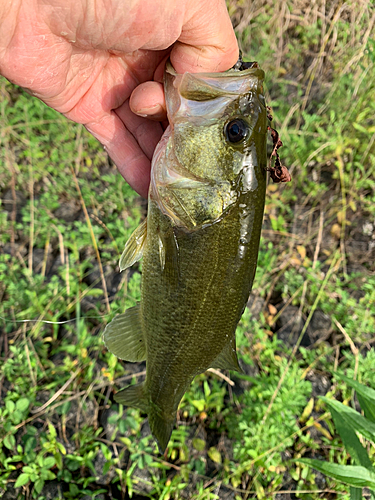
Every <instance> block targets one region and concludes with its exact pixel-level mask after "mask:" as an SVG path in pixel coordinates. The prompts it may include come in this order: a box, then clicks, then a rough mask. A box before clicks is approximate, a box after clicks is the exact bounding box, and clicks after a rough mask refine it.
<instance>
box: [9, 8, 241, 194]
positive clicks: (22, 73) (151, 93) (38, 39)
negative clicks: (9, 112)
mask: <svg viewBox="0 0 375 500" xmlns="http://www.w3.org/2000/svg"><path fill="white" fill-rule="evenodd" d="M168 56H169V57H170V59H171V62H172V64H173V66H174V67H175V69H176V70H177V71H178V72H179V73H184V72H186V71H188V72H193V73H195V72H207V71H224V70H226V69H228V68H230V67H231V66H233V64H234V63H235V62H236V61H237V58H238V47H237V42H236V38H235V35H234V32H233V29H232V26H231V22H230V19H229V16H228V13H227V10H226V6H225V1H224V0H178V1H176V0H132V1H131V0H127V1H125V0H103V1H102V2H93V1H92V0H84V1H83V2H75V1H73V0H40V1H36V0H12V1H8V2H7V1H5V2H2V3H1V4H0V74H1V75H3V76H5V77H6V78H7V79H8V80H10V81H11V82H13V83H15V84H17V85H20V86H21V87H24V88H25V89H26V90H27V91H28V92H29V93H30V94H32V95H34V96H36V97H38V98H39V99H41V100H43V101H44V102H45V103H46V104H48V105H49V106H51V107H52V108H54V109H56V110H57V111H59V112H61V113H63V114H64V115H65V116H66V117H68V118H69V119H71V120H73V121H76V122H78V123H82V124H84V125H85V127H86V128H87V129H88V130H89V131H90V132H91V133H92V134H93V135H94V136H95V137H96V138H97V139H98V140H99V141H100V142H101V143H102V144H103V145H104V146H105V148H106V150H107V151H108V153H109V155H110V156H111V157H112V159H113V160H114V162H115V163H116V165H117V166H118V168H119V170H120V172H121V174H122V175H123V177H124V178H125V179H126V180H127V181H128V182H129V184H130V185H131V186H132V187H133V188H134V189H135V190H136V191H138V192H139V193H140V194H141V195H143V196H146V195H147V190H148V185H149V179H150V162H151V158H152V155H153V152H154V149H155V147H156V144H157V143H158V141H159V140H160V138H161V135H162V133H163V129H162V126H161V125H160V123H159V120H162V119H165V118H166V113H165V100H164V93H163V86H162V84H161V82H162V76H163V69H164V65H165V60H166V58H167V57H168Z"/></svg>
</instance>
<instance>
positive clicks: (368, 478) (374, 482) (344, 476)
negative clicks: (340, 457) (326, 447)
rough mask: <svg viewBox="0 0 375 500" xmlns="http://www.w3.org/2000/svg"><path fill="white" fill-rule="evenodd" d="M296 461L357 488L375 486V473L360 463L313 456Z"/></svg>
mask: <svg viewBox="0 0 375 500" xmlns="http://www.w3.org/2000/svg"><path fill="white" fill-rule="evenodd" d="M296 462H301V463H303V464H306V465H309V466H310V467H313V468H314V469H316V470H318V471H320V472H323V474H326V475H327V476H329V477H332V478H333V479H336V480H337V481H341V482H342V483H344V484H348V485H349V486H354V487H356V488H361V487H368V488H375V473H374V472H371V471H369V470H368V469H366V468H365V467H362V466H360V465H340V464H331V463H330V462H325V461H323V460H315V459H313V458H299V459H298V460H296Z"/></svg>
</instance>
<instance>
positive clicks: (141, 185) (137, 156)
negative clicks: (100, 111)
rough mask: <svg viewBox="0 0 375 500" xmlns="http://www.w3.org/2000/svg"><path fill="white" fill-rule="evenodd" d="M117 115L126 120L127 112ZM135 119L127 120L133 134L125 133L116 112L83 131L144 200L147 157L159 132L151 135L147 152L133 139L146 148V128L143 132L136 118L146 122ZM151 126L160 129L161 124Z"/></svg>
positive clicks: (123, 111)
mask: <svg viewBox="0 0 375 500" xmlns="http://www.w3.org/2000/svg"><path fill="white" fill-rule="evenodd" d="M120 114H121V115H122V116H123V118H124V119H126V117H128V112H127V110H126V109H124V110H122V111H120ZM133 116H134V115H133ZM128 118H129V117H128ZM134 118H135V119H134V120H130V123H129V128H132V130H133V132H134V134H135V135H133V134H132V133H131V132H130V131H129V130H128V128H127V127H126V126H125V125H124V123H123V121H122V119H121V118H120V117H119V116H118V114H117V113H115V112H112V113H111V114H106V115H105V116H103V117H102V118H101V119H100V120H99V121H97V122H93V123H89V124H87V125H86V128H87V130H88V131H89V132H90V133H91V134H93V136H94V137H96V138H97V139H98V140H99V141H100V142H101V143H102V144H103V146H104V148H105V150H106V151H107V153H108V154H109V156H110V157H111V158H112V160H113V161H114V162H115V164H116V166H117V168H118V170H119V172H120V174H121V175H122V176H123V177H124V179H125V180H126V181H127V182H128V183H129V184H130V186H131V187H132V188H133V189H134V190H135V191H137V193H139V194H140V195H141V196H143V197H144V198H147V193H148V186H149V183H150V170H151V161H150V158H149V155H150V151H151V148H154V147H155V145H156V143H157V140H156V138H157V137H158V133H159V132H160V130H159V132H158V131H155V130H154V131H153V132H152V133H151V137H152V142H150V145H149V146H148V147H146V151H147V153H146V152H145V151H143V149H142V148H141V146H140V144H138V142H137V139H136V137H137V135H138V137H139V140H140V142H141V144H143V145H144V146H145V142H147V141H148V139H147V127H146V129H145V128H143V127H142V126H140V122H138V121H137V119H138V120H144V121H147V120H146V119H145V118H141V117H137V116H134ZM150 123H151V125H154V126H158V127H159V128H160V129H161V127H160V124H158V123H152V122H150ZM160 136H161V132H160ZM155 141H156V142H155Z"/></svg>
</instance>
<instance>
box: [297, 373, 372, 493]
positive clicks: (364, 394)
mask: <svg viewBox="0 0 375 500" xmlns="http://www.w3.org/2000/svg"><path fill="white" fill-rule="evenodd" d="M336 376H337V377H338V378H339V379H341V380H342V381H343V382H345V383H346V384H347V385H348V386H350V387H352V388H353V389H355V390H356V393H357V398H358V401H359V404H360V406H361V409H362V410H363V412H364V416H363V415H361V414H360V413H359V412H358V411H356V410H354V409H353V408H351V407H349V406H346V405H345V404H343V403H340V402H339V401H336V400H332V399H329V398H326V397H323V396H322V397H321V399H322V400H323V401H324V402H325V403H326V404H327V406H328V408H329V410H330V412H331V415H332V419H333V422H334V424H335V427H336V430H337V432H338V433H339V435H340V437H341V439H342V441H343V444H344V446H345V448H346V450H347V451H348V453H350V455H351V459H352V462H353V464H354V465H342V464H333V463H330V462H327V461H323V460H315V459H311V458H301V459H298V460H296V461H298V462H302V463H304V464H306V465H309V466H311V467H313V468H314V469H316V470H318V471H320V472H323V473H324V474H326V475H327V476H329V477H331V478H333V479H336V480H337V481H341V482H342V483H344V484H347V485H349V486H350V500H360V499H362V498H363V496H362V488H364V487H367V488H370V493H371V499H372V500H374V499H375V468H374V467H373V465H372V462H371V459H370V457H369V454H368V452H367V450H366V448H365V447H364V446H363V445H362V444H361V441H360V440H359V438H358V434H360V435H361V436H363V437H364V438H366V439H368V440H369V441H370V442H374V441H375V390H374V389H371V388H370V387H366V386H365V385H363V384H361V383H359V382H357V381H356V380H351V379H350V378H348V377H345V376H344V375H339V374H336Z"/></svg>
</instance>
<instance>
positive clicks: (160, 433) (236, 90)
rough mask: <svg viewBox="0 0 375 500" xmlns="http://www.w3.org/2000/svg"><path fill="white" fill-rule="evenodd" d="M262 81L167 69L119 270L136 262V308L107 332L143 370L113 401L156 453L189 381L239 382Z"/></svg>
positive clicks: (262, 171)
mask: <svg viewBox="0 0 375 500" xmlns="http://www.w3.org/2000/svg"><path fill="white" fill-rule="evenodd" d="M263 76H264V74H263V71H261V70H260V69H259V68H258V67H251V68H249V69H245V70H244V71H235V70H230V71H228V72H225V73H219V74H194V75H189V74H185V75H178V74H176V73H175V72H174V70H173V68H172V67H171V66H170V65H167V68H166V73H165V94H166V102H167V110H168V117H169V122H170V127H169V128H168V129H167V130H166V132H165V135H164V136H163V138H162V140H161V141H160V143H159V145H158V147H157V149H156V151H155V155H154V158H153V163H152V172H151V187H150V192H149V205H148V214H147V221H145V222H144V223H143V224H142V225H141V226H140V228H138V229H137V230H136V231H135V232H134V233H133V235H132V236H131V237H130V239H129V241H128V243H127V244H126V246H125V250H124V253H123V255H122V257H121V260H120V268H121V269H125V268H127V267H129V266H130V265H132V264H133V263H134V262H136V261H137V260H139V259H140V258H141V257H142V256H143V266H142V283H141V287H142V288H141V302H140V304H139V305H137V306H136V307H135V308H131V309H130V310H128V311H125V313H124V314H122V315H119V316H116V317H115V319H114V320H113V321H112V322H111V323H110V324H109V325H107V327H106V329H105V332H104V342H105V344H106V346H107V347H108V349H109V350H110V351H111V352H112V353H113V354H115V355H116V356H118V357H119V358H121V359H128V360H131V361H140V360H144V359H145V360H146V379H145V381H144V382H143V383H142V384H138V385H133V386H129V387H126V388H125V389H122V390H121V391H119V392H118V393H117V394H116V395H115V400H116V401H118V402H120V403H122V404H125V405H130V406H135V407H137V408H140V409H141V410H142V411H145V412H146V413H147V414H148V418H149V423H150V428H151V432H152V434H153V435H154V436H155V438H156V440H157V442H158V445H159V448H160V451H164V450H165V448H166V446H167V444H168V441H169V439H170V436H171V432H172V429H173V426H174V424H175V421H176V413H177V409H178V405H179V403H180V401H181V398H182V397H183V395H184V393H185V392H186V390H188V388H189V386H190V384H191V382H192V380H193V379H194V377H195V376H196V375H197V374H199V373H202V372H204V371H206V370H207V369H208V368H218V369H230V370H237V371H240V370H241V368H240V366H239V364H238V359H237V354H236V340H235V330H236V326H237V324H238V321H239V320H240V318H241V315H242V313H243V310H244V308H245V306H246V303H247V300H248V296H249V293H250V291H251V286H252V282H253V279H254V274H255V270H256V262H257V255H258V248H259V240H260V231H261V225H262V219H263V211H264V200H265V189H266V168H267V158H266V132H267V113H266V107H265V103H264V97H263V89H262V80H263Z"/></svg>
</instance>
